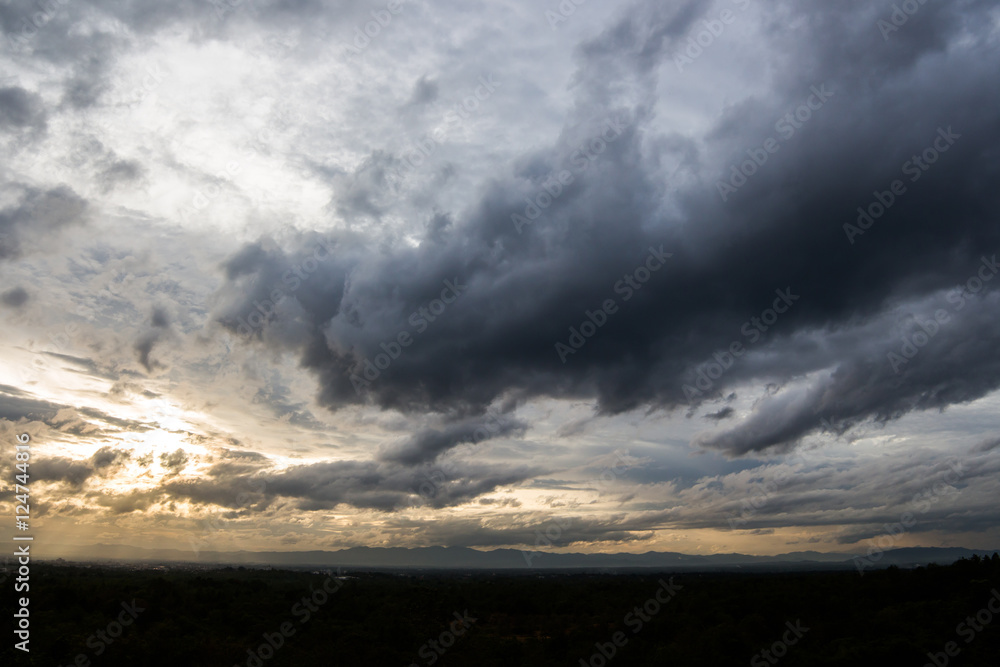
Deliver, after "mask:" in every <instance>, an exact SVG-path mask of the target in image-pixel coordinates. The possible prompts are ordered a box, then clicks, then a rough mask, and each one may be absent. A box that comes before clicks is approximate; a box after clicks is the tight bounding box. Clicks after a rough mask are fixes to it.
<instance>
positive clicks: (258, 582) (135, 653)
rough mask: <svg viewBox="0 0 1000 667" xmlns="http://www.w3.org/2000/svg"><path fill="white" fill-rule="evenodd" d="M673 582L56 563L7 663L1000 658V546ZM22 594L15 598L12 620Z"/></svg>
mask: <svg viewBox="0 0 1000 667" xmlns="http://www.w3.org/2000/svg"><path fill="white" fill-rule="evenodd" d="M334 574H335V573H334ZM343 574H347V573H343ZM672 576H673V579H672V580H671V575H669V574H662V573H655V574H654V573H645V572H643V573H618V574H594V573H544V574H541V573H531V574H528V573H517V574H505V573H483V572H477V573H413V572H410V573H404V574H394V573H371V572H368V573H361V572H355V573H350V577H349V578H345V579H340V578H336V577H332V578H331V577H329V576H328V575H326V574H316V573H308V572H294V571H272V570H253V569H244V568H238V569H233V568H227V569H219V570H214V571H198V570H170V571H157V570H150V569H129V568H121V567H119V568H102V567H99V566H94V567H82V566H73V565H66V566H58V565H52V564H42V565H36V566H35V568H33V571H32V578H31V591H30V597H31V605H30V609H31V629H32V635H31V643H30V646H31V653H30V656H28V655H26V654H24V653H22V652H19V651H15V650H14V649H13V647H12V645H13V640H12V639H11V638H10V637H8V638H7V640H6V641H5V642H4V646H3V647H2V649H0V656H3V657H2V659H0V664H4V665H28V664H30V665H46V666H55V665H59V666H64V665H78V666H79V667H88V665H94V666H97V667H115V666H118V665H144V666H147V667H158V666H161V665H162V666H167V665H169V666H170V667H176V666H177V665H184V666H185V667H199V666H201V665H206V666H207V665H212V666H214V667H229V666H231V665H240V666H242V667H247V666H249V667H263V666H267V667H279V666H285V665H287V666H295V667H311V666H313V665H316V666H319V665H323V666H327V665H364V666H366V667H383V666H389V667H392V666H394V665H399V666H400V667H406V666H408V665H411V664H416V665H431V664H433V665H440V666H442V667H448V666H449V665H475V666H483V667H491V666H501V665H502V666H504V667H510V666H513V665H565V666H567V667H569V666H579V665H581V660H582V661H583V663H582V664H584V665H592V666H594V667H601V666H602V665H623V666H624V665H657V666H665V665H669V666H688V665H690V666H692V667H693V666H698V667H702V666H706V665H708V666H715V665H752V666H754V667H756V666H759V665H774V664H780V665H783V666H787V667H793V666H796V665H808V666H813V667H815V666H817V665H879V666H881V665H907V666H911V667H921V666H922V665H925V664H934V662H932V658H931V656H929V655H928V654H933V656H934V660H936V661H937V663H938V667H943V665H944V664H948V665H956V666H962V665H990V666H991V667H992V666H994V665H996V664H1000V663H998V662H997V656H1000V613H996V612H995V611H991V610H990V605H991V604H992V607H993V609H994V610H997V611H1000V593H997V591H998V589H1000V557H998V556H994V557H993V558H992V559H989V558H988V559H983V560H980V559H979V558H975V559H973V560H963V561H959V562H958V563H956V564H954V565H951V566H948V567H937V566H930V567H926V568H917V569H915V570H899V569H896V568H890V569H888V570H880V571H868V572H866V573H865V574H864V576H861V575H859V574H858V573H857V572H854V571H850V572H847V571H845V572H832V573H831V572H823V573H768V574H763V573H756V574H736V573H732V574H724V573H712V574H691V573H686V574H676V575H672ZM8 583H9V582H8ZM8 593H9V591H8ZM657 597H659V600H666V602H665V603H663V602H660V601H656V600H657ZM133 600H134V602H133ZM12 602H13V601H12V599H11V597H10V595H9V594H5V595H4V596H3V609H2V613H3V614H4V616H5V617H7V618H10V617H11V614H12V613H13V610H14V606H13V604H12ZM977 614H978V619H977ZM283 632H284V634H283ZM949 643H951V644H949ZM273 646H277V648H276V649H275V648H273ZM948 651H950V652H951V653H952V655H948Z"/></svg>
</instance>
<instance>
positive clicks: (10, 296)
mask: <svg viewBox="0 0 1000 667" xmlns="http://www.w3.org/2000/svg"><path fill="white" fill-rule="evenodd" d="M29 298H30V295H29V294H28V290H26V289H24V288H23V287H20V286H18V287H14V288H11V289H9V290H7V291H6V292H4V293H3V294H0V301H2V302H3V304H4V305H5V306H10V307H11V308H20V307H21V306H23V305H24V304H26V303H27V302H28V299H29Z"/></svg>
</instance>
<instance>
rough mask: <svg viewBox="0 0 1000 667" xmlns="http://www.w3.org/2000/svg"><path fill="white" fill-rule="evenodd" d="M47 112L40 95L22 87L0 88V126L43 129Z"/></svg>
mask: <svg viewBox="0 0 1000 667" xmlns="http://www.w3.org/2000/svg"><path fill="white" fill-rule="evenodd" d="M47 116H48V114H47V113H46V111H45V106H44V103H43V102H42V98H41V96H39V95H38V94H37V93H32V92H29V91H27V90H25V89H23V88H18V87H10V88H0V128H2V129H6V130H10V129H12V128H17V129H21V128H31V129H34V130H39V131H43V130H45V128H46V125H47Z"/></svg>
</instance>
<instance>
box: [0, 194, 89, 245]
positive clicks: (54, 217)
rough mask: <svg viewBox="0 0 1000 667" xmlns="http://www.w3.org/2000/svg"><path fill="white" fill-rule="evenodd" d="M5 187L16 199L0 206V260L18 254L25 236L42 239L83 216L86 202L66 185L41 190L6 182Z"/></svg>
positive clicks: (82, 219)
mask: <svg viewBox="0 0 1000 667" xmlns="http://www.w3.org/2000/svg"><path fill="white" fill-rule="evenodd" d="M4 190H5V191H6V192H4V194H6V195H8V197H11V198H13V199H14V200H15V203H12V204H10V205H8V206H7V207H5V208H2V209H0V260H3V259H12V258H14V257H17V256H19V255H20V254H21V251H22V245H23V243H24V241H25V240H26V239H29V238H30V239H32V240H35V239H36V238H38V239H39V240H40V239H44V238H45V237H47V236H49V235H52V234H55V233H56V232H58V231H59V230H61V229H62V228H65V227H67V226H69V225H73V224H80V223H83V222H85V220H86V212H87V202H86V201H85V200H83V199H82V198H80V197H79V196H78V195H77V194H76V193H75V192H74V191H73V190H72V188H70V187H68V186H66V185H58V186H55V187H51V188H49V189H47V190H43V189H39V188H36V187H34V186H28V185H23V184H7V185H5V187H4Z"/></svg>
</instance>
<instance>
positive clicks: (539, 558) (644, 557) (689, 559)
mask: <svg viewBox="0 0 1000 667" xmlns="http://www.w3.org/2000/svg"><path fill="white" fill-rule="evenodd" d="M992 553H993V550H974V549H964V548H960V547H952V548H939V547H910V548H902V549H893V550H889V551H886V552H884V553H883V554H882V555H881V557H880V558H879V559H878V560H877V561H874V560H873V561H872V565H871V566H870V567H868V568H867V569H871V568H872V567H876V568H878V567H888V566H889V565H897V566H904V567H905V566H915V565H927V564H930V563H936V564H939V565H947V564H950V563H953V562H955V561H957V560H959V559H960V558H971V557H972V556H973V555H977V554H978V555H980V556H984V555H985V556H988V555H990V554H992ZM73 558H74V559H77V560H119V561H140V562H181V563H203V564H220V565H225V564H234V565H235V564H242V565H250V564H254V565H272V566H276V567H351V568H375V569H381V568H384V569H400V568H420V569H486V570H517V569H520V570H525V569H584V568H597V569H624V568H662V569H668V570H699V569H701V570H714V569H733V568H755V567H759V568H767V569H839V568H853V567H854V560H853V559H854V555H853V554H850V553H822V552H818V551H797V552H793V553H787V554H781V555H777V556H749V555H746V554H738V553H731V554H712V555H693V554H683V553H674V552H658V551H649V552H646V553H641V554H630V553H617V554H585V553H545V552H540V551H531V552H525V551H520V550H517V549H494V550H492V551H479V550H477V549H469V548H466V547H419V548H412V549H408V548H403V547H352V548H349V549H341V550H338V551H198V552H195V551H184V550H180V549H167V550H152V549H143V548H139V547H130V546H121V545H107V544H98V545H95V546H93V547H89V548H86V549H82V550H80V551H79V552H78V553H76V554H74V556H73Z"/></svg>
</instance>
